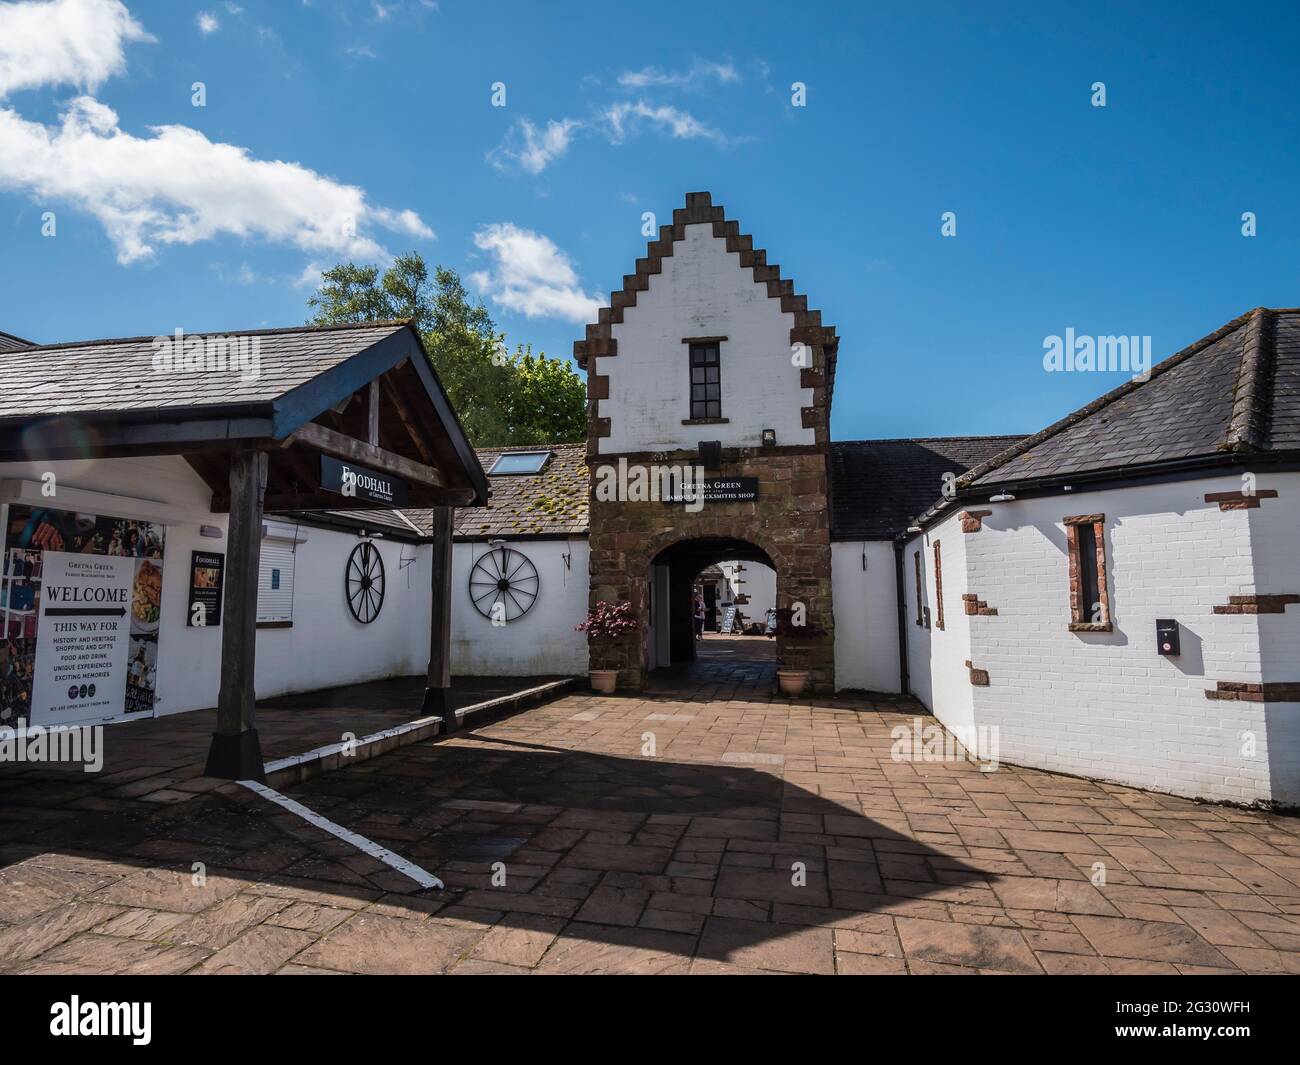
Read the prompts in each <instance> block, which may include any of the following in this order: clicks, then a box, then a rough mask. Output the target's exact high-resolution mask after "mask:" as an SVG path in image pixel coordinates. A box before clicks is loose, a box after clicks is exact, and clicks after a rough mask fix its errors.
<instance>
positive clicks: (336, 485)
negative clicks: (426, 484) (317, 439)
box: [320, 455, 409, 507]
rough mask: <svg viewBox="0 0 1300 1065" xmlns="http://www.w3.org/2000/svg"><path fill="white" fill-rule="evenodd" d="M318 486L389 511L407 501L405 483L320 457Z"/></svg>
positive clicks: (385, 474)
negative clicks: (384, 505) (382, 505)
mask: <svg viewBox="0 0 1300 1065" xmlns="http://www.w3.org/2000/svg"><path fill="white" fill-rule="evenodd" d="M320 486H321V487H322V488H323V489H325V491H327V492H337V493H338V494H339V495H343V496H349V497H350V498H352V499H365V500H369V501H370V502H372V503H385V504H387V505H388V506H390V507H404V506H406V503H407V499H408V498H409V495H408V493H407V485H406V482H405V481H403V480H399V479H398V478H396V477H393V476H391V475H390V474H387V473H377V472H375V471H374V470H368V469H366V468H365V467H364V466H358V465H356V464H355V463H352V462H341V461H340V460H339V459H336V458H333V457H331V456H329V455H322V456H321V457H320Z"/></svg>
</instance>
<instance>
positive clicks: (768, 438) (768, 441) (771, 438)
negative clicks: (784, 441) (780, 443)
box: [763, 429, 776, 447]
mask: <svg viewBox="0 0 1300 1065" xmlns="http://www.w3.org/2000/svg"><path fill="white" fill-rule="evenodd" d="M763 446H764V447H776V430H775V429H764V430H763Z"/></svg>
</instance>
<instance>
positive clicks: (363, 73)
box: [0, 0, 1300, 439]
mask: <svg viewBox="0 0 1300 1065" xmlns="http://www.w3.org/2000/svg"><path fill="white" fill-rule="evenodd" d="M38 18H39V21H37V19H38ZM6 20H7V21H6ZM1298 27H1300V18H1298V17H1297V15H1296V10H1295V7H1294V5H1293V4H1289V5H1282V4H1278V5H1252V4H1248V3H1237V4H1232V5H1208V4H1187V3H1179V4H1151V5H1143V10H1140V11H1133V10H1129V9H1128V5H1118V4H1116V5H1109V4H1088V5H1077V4H1014V5H1012V4H996V3H981V4H970V5H958V4H916V3H899V4H829V3H807V4H803V5H796V6H794V7H792V6H791V5H789V4H776V3H771V4H768V3H758V2H754V0H750V2H744V3H734V4H707V5H704V4H700V3H698V2H696V3H675V2H667V3H662V2H660V3H655V4H653V5H646V6H644V7H643V8H641V9H640V11H639V12H638V11H637V10H636V9H634V8H633V7H632V6H631V5H611V4H607V3H600V4H597V3H590V4H578V3H569V4H565V3H557V4H538V3H491V2H473V3H471V2H461V0H439V2H438V3H436V4H435V3H431V2H430V3H424V2H421V0H388V2H386V3H375V2H374V0H365V2H362V0H311V2H310V3H305V2H302V0H274V2H271V0H239V2H238V3H223V2H217V0H206V2H202V3H190V2H187V0H126V2H125V3H124V4H123V3H119V2H118V0H34V2H30V3H24V4H18V5H14V4H6V3H3V2H0V30H3V31H7V32H0V240H3V252H2V253H0V329H3V330H5V331H8V332H11V333H16V334H18V335H22V336H27V337H30V338H32V339H37V340H41V341H60V340H74V339H84V338H92V337H103V336H117V335H138V334H144V335H152V334H156V333H166V332H170V331H171V330H172V329H174V328H176V327H178V326H180V327H183V328H185V329H187V330H199V329H235V328H256V327H258V326H262V325H267V326H274V325H287V324H293V323H296V322H300V321H303V320H304V319H305V318H306V316H307V313H308V310H307V307H306V298H307V296H308V295H309V294H310V291H311V284H310V279H311V277H312V271H313V270H318V269H319V268H320V267H322V266H327V265H330V264H331V263H333V262H336V261H338V260H339V259H341V258H349V257H351V258H355V259H357V260H358V261H373V260H378V259H381V258H382V257H383V256H384V255H391V254H395V253H398V252H402V251H406V250H410V249H416V250H419V251H420V252H422V253H423V254H424V255H425V257H426V258H427V259H429V260H431V261H438V262H442V263H445V264H447V265H449V266H453V267H455V268H457V269H458V270H460V271H462V273H464V274H465V275H466V276H467V277H472V278H473V279H474V283H475V284H476V285H477V286H478V287H479V288H480V289H481V291H482V292H483V296H484V299H485V301H486V302H487V303H488V305H489V307H490V308H491V310H492V312H493V315H494V317H495V318H496V320H497V321H498V322H499V324H500V325H501V326H502V327H503V328H504V329H505V330H506V331H507V333H508V335H509V338H510V340H511V342H531V343H532V344H533V345H534V349H535V350H536V349H541V350H544V351H546V352H547V353H549V354H555V355H562V356H567V355H568V354H569V353H570V352H571V350H572V343H573V341H574V339H576V338H578V337H580V336H581V334H582V326H581V322H582V321H583V320H584V319H585V318H586V316H587V313H588V312H589V310H590V308H591V307H592V306H594V304H595V302H597V301H603V300H606V299H608V295H609V292H610V290H611V288H614V287H616V286H618V285H619V284H621V278H622V276H623V275H624V274H625V273H629V272H631V271H632V269H633V265H634V260H635V258H636V257H637V256H639V255H643V254H644V248H645V238H644V237H642V235H641V232H640V230H641V225H642V213H643V212H645V211H653V212H656V214H657V215H658V218H659V220H661V221H666V220H668V218H669V215H670V213H671V211H672V209H673V208H674V207H678V206H680V205H681V204H682V202H683V198H684V195H685V193H686V192H687V191H691V190H698V189H708V190H710V191H711V192H712V193H713V196H714V201H715V203H721V204H723V205H724V206H725V207H726V208H727V210H728V213H729V214H730V215H731V216H733V217H736V218H738V219H739V220H740V222H741V225H742V228H743V230H744V231H746V232H749V233H751V234H752V235H753V236H754V239H755V243H756V245H757V246H760V247H764V248H766V249H767V250H768V256H769V261H772V262H777V263H779V264H780V265H781V267H782V272H783V274H784V275H785V276H788V277H792V278H793V279H794V281H795V283H796V286H797V288H798V290H799V291H801V292H803V293H805V294H806V295H807V296H808V298H809V302H810V305H811V306H814V307H818V308H820V309H821V310H822V312H823V319H824V321H826V322H828V323H830V324H834V325H835V326H837V327H838V329H839V333H840V336H841V338H842V340H841V345H840V353H841V357H840V374H839V378H838V382H837V388H836V397H835V413H834V422H833V426H832V431H833V435H834V436H835V437H836V438H838V439H854V438H864V437H890V436H935V435H958V434H965V433H1000V432H1021V431H1033V430H1035V429H1038V428H1041V427H1042V426H1043V425H1045V424H1047V423H1048V422H1050V421H1051V420H1053V419H1055V418H1057V417H1059V416H1060V415H1062V414H1064V413H1066V412H1067V411H1069V410H1071V409H1073V408H1075V407H1077V406H1080V405H1082V404H1083V403H1085V402H1087V401H1088V400H1089V399H1091V398H1093V397H1094V396H1096V395H1098V394H1100V393H1101V392H1103V391H1105V390H1107V389H1109V388H1112V387H1114V386H1116V385H1118V384H1119V383H1121V382H1122V381H1123V380H1124V379H1125V376H1124V375H1122V374H1101V373H1055V374H1049V373H1046V372H1044V370H1043V368H1042V356H1043V342H1044V338H1045V337H1047V336H1051V335H1060V334H1064V333H1065V331H1066V330H1067V329H1073V330H1075V332H1076V333H1078V334H1092V335H1103V334H1122V335H1149V336H1150V337H1151V338H1152V346H1153V348H1154V352H1155V356H1156V358H1157V359H1159V358H1163V357H1164V356H1166V355H1168V354H1170V353H1172V352H1173V351H1176V350H1178V349H1179V348H1181V347H1183V346H1185V345H1186V344H1188V343H1190V342H1192V341H1193V340H1195V339H1197V338H1198V337H1200V336H1202V335H1203V334H1205V333H1207V332H1209V331H1211V330H1212V329H1214V328H1216V327H1217V326H1219V325H1221V324H1222V323H1223V322H1225V321H1227V320H1229V319H1230V318H1232V317H1235V316H1236V315H1238V314H1240V313H1242V312H1243V311H1245V310H1247V309H1249V308H1251V307H1254V306H1257V305H1260V304H1266V305H1271V306H1295V305H1297V304H1300V197H1297V189H1300V150H1298V148H1300V146H1298V145H1297V137H1298V136H1300V123H1298V122H1297V101H1298V100H1300V71H1298V70H1297V67H1298V66H1300V64H1297V63H1296V62H1295V56H1296V55H1297V54H1300V41H1298V40H1297V38H1298V37H1300V31H1298ZM60 34H64V35H65V36H67V37H68V39H69V40H71V41H74V42H78V43H80V44H81V45H83V47H82V48H81V49H80V50H79V51H76V52H75V58H70V57H69V53H68V51H67V49H62V50H61V49H59V48H57V47H55V45H52V44H51V41H53V42H55V44H57V42H58V40H59V35H60ZM6 42H8V43H6ZM6 49H8V52H7V53H6ZM196 81H201V82H203V83H204V85H205V87H206V106H204V107H195V106H192V102H191V97H192V90H191V87H192V85H193V83H195V82H196ZM796 81H798V82H803V83H804V84H805V85H806V86H807V102H806V106H804V107H794V106H792V105H791V85H792V83H794V82H796ZM495 82H503V83H504V84H505V88H506V106H504V107H493V106H492V99H491V97H492V85H493V83H495ZM1094 82H1103V83H1104V84H1105V90H1106V106H1105V107H1104V108H1102V107H1095V106H1093V105H1092V97H1093V90H1092V85H1093V83H1094ZM222 146H225V147H222ZM277 162H279V163H280V164H282V165H279V166H277V165H272V164H275V163H277ZM47 211H52V212H54V215H55V223H56V236H54V237H53V238H50V237H46V236H43V235H42V232H41V229H42V223H43V216H44V214H45V212H47ZM945 211H952V212H955V213H956V216H957V235H956V236H955V237H951V238H945V237H942V236H941V235H940V225H941V221H940V220H941V215H942V214H943V213H944V212H945ZM1247 211H1250V212H1254V214H1255V216H1256V219H1257V235H1256V236H1254V237H1245V236H1243V235H1242V221H1241V216H1242V214H1243V212H1247Z"/></svg>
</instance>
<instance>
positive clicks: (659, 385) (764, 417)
mask: <svg viewBox="0 0 1300 1065" xmlns="http://www.w3.org/2000/svg"><path fill="white" fill-rule="evenodd" d="M793 325H794V315H793V314H791V313H788V312H783V311H782V310H781V301H780V300H776V299H771V298H770V297H769V296H768V294H767V286H766V285H765V284H757V283H755V281H754V275H753V271H752V270H747V269H743V268H742V267H741V265H740V257H739V255H737V254H736V253H735V252H728V251H727V243H726V240H725V239H723V238H721V237H715V236H714V235H713V226H712V224H696V225H689V226H687V227H686V238H685V240H682V241H678V242H677V243H676V244H675V245H674V246H673V254H672V255H671V256H669V257H668V258H666V259H664V261H663V272H662V273H660V274H655V275H653V276H651V278H650V287H649V289H648V290H647V291H645V292H640V293H638V294H637V302H636V306H635V307H629V308H627V309H626V310H625V311H624V313H623V321H622V322H621V323H618V324H615V325H614V326H613V327H612V335H613V338H614V339H615V340H616V341H618V355H617V356H615V357H613V358H597V359H595V360H593V362H594V369H595V372H596V373H598V374H607V375H608V376H609V399H603V400H600V401H599V410H598V412H597V413H598V414H599V416H600V417H602V418H605V417H608V418H610V419H611V434H610V436H609V437H608V438H603V439H601V440H600V441H599V444H600V453H601V454H605V455H609V454H618V453H621V452H626V451H668V450H672V449H674V448H693V447H695V445H696V444H697V443H698V442H699V441H700V440H721V441H722V444H723V446H724V447H758V446H759V445H760V444H761V443H762V432H763V430H764V429H775V430H776V439H777V443H778V444H811V443H814V442H815V437H814V433H813V430H812V429H805V428H803V421H802V413H801V411H802V408H803V407H805V406H809V405H811V404H812V395H813V394H812V389H810V388H807V389H805V388H800V387H799V367H798V366H795V365H793V363H792V362H791V358H790V355H791V352H790V329H791V327H792V326H793ZM696 336H699V337H703V336H725V337H726V338H727V340H726V341H725V342H724V343H723V344H722V345H721V364H722V372H721V379H722V416H723V417H724V418H727V419H729V421H728V422H727V424H724V425H694V426H688V425H682V420H683V419H684V418H689V417H690V416H691V405H690V370H689V349H688V346H687V345H686V344H683V343H682V338H683V337H696Z"/></svg>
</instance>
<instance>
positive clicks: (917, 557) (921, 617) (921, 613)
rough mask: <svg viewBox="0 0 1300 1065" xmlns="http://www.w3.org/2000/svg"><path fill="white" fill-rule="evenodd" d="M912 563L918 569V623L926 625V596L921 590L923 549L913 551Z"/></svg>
mask: <svg viewBox="0 0 1300 1065" xmlns="http://www.w3.org/2000/svg"><path fill="white" fill-rule="evenodd" d="M912 563H913V566H914V568H915V570H916V623H917V624H918V625H921V626H924V625H925V597H924V593H923V592H922V590H921V549H920V548H919V547H918V548H917V549H916V550H915V551H913V552H912Z"/></svg>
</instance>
